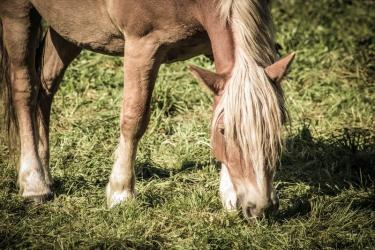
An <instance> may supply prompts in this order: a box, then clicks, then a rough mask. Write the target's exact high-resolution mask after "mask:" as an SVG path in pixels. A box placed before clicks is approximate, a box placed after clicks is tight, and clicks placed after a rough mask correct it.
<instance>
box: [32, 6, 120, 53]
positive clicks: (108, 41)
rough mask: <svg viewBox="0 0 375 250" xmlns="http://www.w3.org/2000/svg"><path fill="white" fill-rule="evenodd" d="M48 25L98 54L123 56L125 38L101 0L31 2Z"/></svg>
mask: <svg viewBox="0 0 375 250" xmlns="http://www.w3.org/2000/svg"><path fill="white" fill-rule="evenodd" d="M31 2H32V4H33V5H34V7H35V8H36V9H37V10H38V12H39V13H40V15H41V16H42V17H43V19H45V20H46V21H47V22H48V24H49V25H50V26H51V27H52V28H53V29H54V30H55V31H56V32H58V33H59V34H60V35H61V36H62V37H64V38H65V39H67V40H68V41H70V42H72V43H74V44H76V45H78V46H80V47H83V48H85V49H89V50H93V51H95V52H99V53H105V54H111V55H122V54H123V52H124V37H123V34H122V33H121V32H120V31H119V29H117V28H116V27H115V26H114V25H113V23H112V21H111V19H110V17H109V16H108V13H107V10H106V6H105V4H104V2H103V1H101V0H80V1H76V0H54V1H49V0H31Z"/></svg>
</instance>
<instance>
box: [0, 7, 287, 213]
mask: <svg viewBox="0 0 375 250" xmlns="http://www.w3.org/2000/svg"><path fill="white" fill-rule="evenodd" d="M0 19H1V26H2V34H1V37H0V38H1V39H0V42H1V48H2V59H3V60H2V71H1V72H2V76H3V81H2V82H4V84H2V87H3V89H4V90H5V91H4V92H5V95H6V96H7V97H6V98H5V99H6V100H7V103H6V110H7V112H6V113H7V114H6V116H7V117H8V124H10V126H8V128H9V127H16V128H17V129H18V132H19V138H20V148H21V149H20V167H19V172H18V182H19V187H20V193H21V195H22V196H23V197H24V198H26V199H30V200H33V201H35V202H43V201H45V200H47V199H48V198H50V197H51V195H52V184H53V180H52V176H51V174H50V171H49V169H48V166H49V158H50V157H49V139H48V138H49V122H50V111H51V105H52V99H53V96H54V94H55V93H56V91H57V90H58V87H59V83H60V82H61V79H62V77H63V74H64V71H65V70H66V68H67V67H68V65H69V64H70V63H71V62H72V61H73V59H74V58H76V57H77V56H78V55H79V53H80V51H81V50H82V48H85V49H88V50H92V51H95V52H99V53H105V54H109V55H123V56H124V93H123V101H122V110H121V115H120V142H119V146H118V150H117V155H116V159H115V163H114V166H113V170H112V173H111V175H110V178H109V182H108V185H107V187H106V197H107V204H108V206H109V207H113V206H115V205H116V204H119V203H121V202H123V201H126V200H128V199H130V198H132V197H134V195H135V190H134V184H135V174H134V162H135V158H136V151H137V145H138V142H139V140H140V139H141V137H142V135H143V134H144V132H145V129H146V127H147V124H148V121H149V115H150V101H151V94H152V91H153V88H154V83H155V79H156V77H157V73H158V69H159V66H160V65H161V64H162V63H171V62H174V61H178V60H185V59H188V58H191V57H193V56H196V55H200V54H204V55H208V56H210V57H212V58H213V59H214V63H215V68H216V72H215V73H214V72H210V71H207V70H205V69H202V68H199V67H196V66H190V70H191V72H192V73H193V74H194V75H195V76H196V77H197V78H198V80H199V81H200V82H202V83H203V84H204V85H206V86H207V87H208V88H209V89H210V90H211V91H212V92H213V94H214V104H213V105H214V113H213V121H212V128H211V134H212V138H211V144H212V150H213V153H214V155H215V156H216V158H217V160H218V161H220V162H221V163H222V168H221V180H220V196H221V199H222V202H223V205H224V207H225V208H226V209H228V210H233V209H237V208H240V207H241V208H242V211H243V213H244V216H245V217H246V218H250V217H256V216H260V215H263V214H265V213H268V212H269V211H271V210H274V209H275V208H276V207H277V204H278V198H277V196H276V194H275V190H274V187H273V184H272V182H273V177H274V173H275V169H276V167H277V165H278V164H279V158H280V153H281V152H280V150H281V131H282V125H283V120H284V118H285V109H284V96H283V92H282V89H281V86H280V81H281V79H282V77H283V76H284V74H285V73H286V71H287V69H288V67H289V65H290V63H291V62H292V60H293V57H294V55H293V54H291V55H289V56H287V57H285V58H283V59H281V60H279V61H276V52H275V48H274V38H273V33H272V25H271V18H270V12H269V9H268V1H266V0H185V1H179V0H144V1H135V0H80V1H75V0H54V1H44V0H2V1H1V2H0ZM41 19H44V20H46V21H47V23H48V25H49V29H48V31H47V32H46V34H45V35H44V37H43V39H40V37H41V36H42V35H41V34H42V32H41ZM6 93H7V94H6ZM12 124H13V125H12Z"/></svg>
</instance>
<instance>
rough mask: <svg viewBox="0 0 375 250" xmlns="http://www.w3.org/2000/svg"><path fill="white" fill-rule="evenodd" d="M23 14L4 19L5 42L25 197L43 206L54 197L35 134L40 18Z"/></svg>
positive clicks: (21, 181)
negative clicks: (37, 48) (37, 50)
mask: <svg viewBox="0 0 375 250" xmlns="http://www.w3.org/2000/svg"><path fill="white" fill-rule="evenodd" d="M14 4H15V5H17V4H19V5H22V6H23V4H24V3H18V2H17V3H16V2H14ZM17 6H18V5H17ZM20 10H22V11H23V12H25V13H19V12H16V11H14V13H12V15H10V16H2V23H3V36H4V37H3V39H4V45H5V49H6V50H7V53H8V56H9V62H10V77H11V90H12V100H13V106H14V110H15V113H16V116H17V121H18V125H19V135H20V142H21V156H20V157H21V159H20V169H19V173H18V181H19V185H20V189H21V194H22V196H23V197H25V198H30V199H33V200H35V201H37V202H40V201H43V200H45V199H46V198H47V197H50V196H51V194H52V193H51V190H50V187H49V186H48V185H47V183H46V182H45V179H44V171H43V168H42V164H41V162H40V159H39V157H38V152H37V134H36V131H35V107H36V89H37V86H38V79H37V74H36V70H35V65H34V64H35V50H36V46H37V43H38V32H39V23H40V18H39V16H38V15H37V13H36V12H34V11H33V10H32V9H31V7H30V6H27V5H26V6H24V8H20ZM11 11H13V10H11Z"/></svg>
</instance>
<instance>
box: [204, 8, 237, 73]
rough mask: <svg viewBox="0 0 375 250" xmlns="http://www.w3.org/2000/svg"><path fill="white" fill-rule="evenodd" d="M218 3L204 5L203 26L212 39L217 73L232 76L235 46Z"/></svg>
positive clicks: (231, 33) (229, 28)
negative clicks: (221, 15) (221, 16)
mask: <svg viewBox="0 0 375 250" xmlns="http://www.w3.org/2000/svg"><path fill="white" fill-rule="evenodd" d="M216 5H217V1H206V2H205V3H204V4H203V3H202V9H201V15H202V16H203V17H202V18H201V19H202V20H201V22H202V25H203V27H204V28H205V30H206V31H207V34H208V36H209V37H210V41H211V47H212V53H213V56H214V60H215V67H216V73H218V74H223V75H228V76H229V75H230V73H231V71H232V68H233V66H234V62H235V57H234V50H235V44H234V39H233V32H232V29H231V27H230V25H229V24H228V23H227V22H225V21H223V20H221V18H220V10H219V8H218V7H217V6H216Z"/></svg>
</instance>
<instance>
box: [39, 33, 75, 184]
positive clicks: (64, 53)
mask: <svg viewBox="0 0 375 250" xmlns="http://www.w3.org/2000/svg"><path fill="white" fill-rule="evenodd" d="M41 48H42V51H41V53H40V55H39V56H40V58H37V60H38V61H39V65H40V69H39V70H40V80H41V83H42V84H41V85H42V87H41V89H40V91H39V95H38V114H37V121H38V124H39V126H38V128H39V143H38V153H39V157H40V160H41V163H42V166H43V169H44V177H45V180H46V183H47V185H49V186H51V185H52V176H51V174H50V171H49V156H50V154H49V123H50V113H51V106H52V101H53V97H54V95H55V93H56V92H57V90H58V87H59V84H60V82H61V80H62V78H63V75H64V72H65V69H66V68H67V67H68V65H69V64H70V63H71V62H72V61H73V60H74V58H76V57H77V56H78V55H79V53H80V51H81V48H79V47H77V46H75V45H74V44H72V43H70V42H68V41H66V40H65V39H64V38H62V37H61V36H60V35H59V34H57V33H56V32H55V31H54V30H52V29H49V30H48V32H47V33H46V36H45V38H44V40H43V45H42V47H41Z"/></svg>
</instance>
